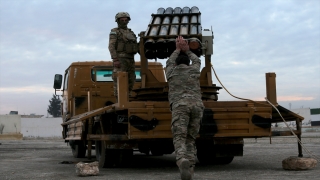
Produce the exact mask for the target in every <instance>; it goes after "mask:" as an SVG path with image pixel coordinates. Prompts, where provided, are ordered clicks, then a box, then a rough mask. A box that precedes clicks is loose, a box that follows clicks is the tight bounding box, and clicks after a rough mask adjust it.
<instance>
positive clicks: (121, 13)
mask: <svg viewBox="0 0 320 180" xmlns="http://www.w3.org/2000/svg"><path fill="white" fill-rule="evenodd" d="M124 17H126V18H128V19H129V21H130V20H131V18H130V15H129V13H127V12H118V13H117V14H116V17H115V19H116V22H117V20H118V19H119V18H124Z"/></svg>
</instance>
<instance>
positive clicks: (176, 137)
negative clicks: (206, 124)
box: [171, 99, 204, 164]
mask: <svg viewBox="0 0 320 180" xmlns="http://www.w3.org/2000/svg"><path fill="white" fill-rule="evenodd" d="M203 109H204V106H203V103H202V101H195V100H194V99H193V100H187V101H186V100H180V101H178V102H175V103H172V122H171V131H172V134H173V145H174V148H175V154H176V160H177V161H178V160H179V159H181V158H185V159H188V160H189V161H190V163H191V164H195V163H196V155H197V148H196V144H195V140H196V137H197V135H198V132H199V129H200V121H201V119H202V115H203Z"/></svg>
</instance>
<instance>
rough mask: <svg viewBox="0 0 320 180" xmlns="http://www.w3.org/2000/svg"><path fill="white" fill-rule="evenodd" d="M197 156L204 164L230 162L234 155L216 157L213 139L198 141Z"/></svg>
mask: <svg viewBox="0 0 320 180" xmlns="http://www.w3.org/2000/svg"><path fill="white" fill-rule="evenodd" d="M196 145H197V158H198V160H199V162H200V164H203V165H225V164H230V163H231V162H232V160H233V158H234V156H226V157H216V152H215V148H214V144H213V142H212V141H211V140H208V141H199V142H197V144H196Z"/></svg>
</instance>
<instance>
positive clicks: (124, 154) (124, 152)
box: [95, 128, 133, 168]
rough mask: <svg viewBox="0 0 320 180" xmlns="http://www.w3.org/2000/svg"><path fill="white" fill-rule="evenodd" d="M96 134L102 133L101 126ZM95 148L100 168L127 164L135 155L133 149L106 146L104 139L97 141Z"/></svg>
mask: <svg viewBox="0 0 320 180" xmlns="http://www.w3.org/2000/svg"><path fill="white" fill-rule="evenodd" d="M96 134H101V130H100V128H97V130H96ZM95 150H96V159H97V161H98V162H99V167H100V168H110V167H123V166H126V165H128V164H129V163H130V161H131V157H132V156H133V149H109V148H106V146H105V144H104V141H96V142H95Z"/></svg>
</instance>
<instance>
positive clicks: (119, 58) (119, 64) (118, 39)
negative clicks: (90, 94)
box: [109, 12, 138, 98]
mask: <svg viewBox="0 0 320 180" xmlns="http://www.w3.org/2000/svg"><path fill="white" fill-rule="evenodd" d="M130 20H131V19H130V15H129V13H127V12H119V13H117V14H116V17H115V21H116V22H117V24H118V27H117V28H113V29H111V32H110V35H109V51H110V54H111V58H112V61H113V72H112V79H113V82H114V83H113V89H114V96H115V97H116V98H117V97H118V91H117V75H116V74H117V72H119V71H124V72H127V73H128V86H129V87H128V88H129V89H128V90H129V92H128V93H129V94H130V92H131V90H132V88H133V85H134V83H135V80H136V74H135V65H134V55H135V54H136V53H137V52H138V44H137V37H136V35H135V34H134V32H133V31H131V29H129V28H128V27H127V24H128V23H129V21H130Z"/></svg>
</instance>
